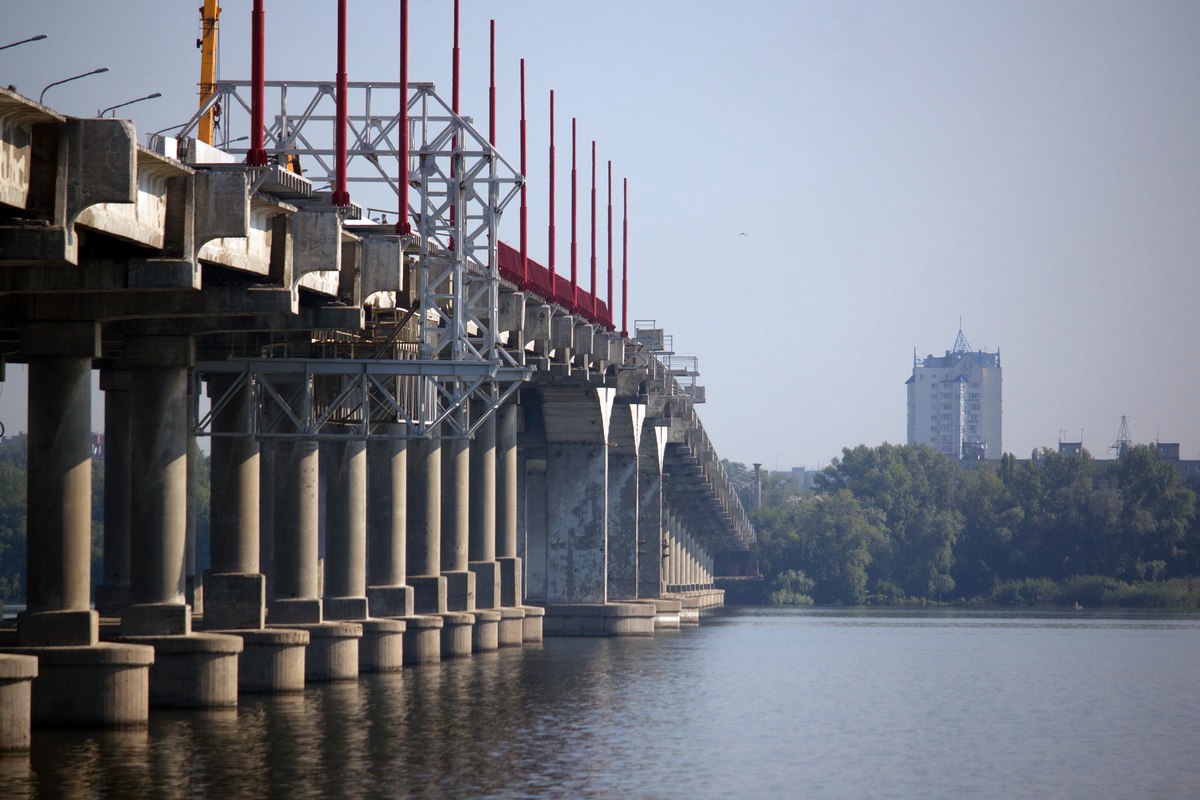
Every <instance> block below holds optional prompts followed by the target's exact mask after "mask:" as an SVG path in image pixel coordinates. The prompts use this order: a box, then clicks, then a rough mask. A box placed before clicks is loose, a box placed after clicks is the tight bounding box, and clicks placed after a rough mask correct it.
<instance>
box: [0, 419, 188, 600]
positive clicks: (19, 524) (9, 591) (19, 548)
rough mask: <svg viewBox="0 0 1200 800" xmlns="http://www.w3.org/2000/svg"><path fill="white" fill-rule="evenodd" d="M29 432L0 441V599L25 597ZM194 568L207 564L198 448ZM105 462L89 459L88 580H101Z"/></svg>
mask: <svg viewBox="0 0 1200 800" xmlns="http://www.w3.org/2000/svg"><path fill="white" fill-rule="evenodd" d="M28 443H29V439H28V435H27V434H24V433H22V434H18V435H17V436H10V437H6V438H5V439H3V440H0V601H4V600H10V601H16V602H23V601H24V599H25V535H26V525H25V497H26V486H27V479H26V476H27V473H28ZM195 469H196V477H197V480H196V485H195V487H194V493H195V494H194V500H195V509H196V560H197V571H198V572H199V571H203V569H204V568H206V567H207V564H208V541H209V458H208V456H207V455H206V454H205V453H203V452H201V453H200V454H199V461H198V462H197V464H196V467H195ZM103 533H104V461H103V459H99V458H93V459H92V550H91V555H92V585H93V587H94V586H95V585H96V584H98V583H100V581H101V580H102V579H103V567H104V546H103Z"/></svg>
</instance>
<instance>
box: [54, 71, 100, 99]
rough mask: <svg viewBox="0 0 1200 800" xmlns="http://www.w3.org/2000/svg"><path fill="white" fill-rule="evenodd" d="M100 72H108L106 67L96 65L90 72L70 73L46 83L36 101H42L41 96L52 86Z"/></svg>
mask: <svg viewBox="0 0 1200 800" xmlns="http://www.w3.org/2000/svg"><path fill="white" fill-rule="evenodd" d="M101 72H108V67H96V68H95V69H94V70H92V71H91V72H83V73H80V74H79V75H72V76H71V77H69V78H63V79H62V80H61V81H55V82H54V83H51V84H49V85H47V86H46V88H45V89H42V93H41V94H39V95H38V103H41V102H42V98H44V97H45V96H46V92H47V91H48V90H49V89H51V88H52V87H54V86H60V85H62V84H64V83H70V82H71V81H77V80H79V79H80V78H86V77H87V76H88V75H99V74H100V73H101Z"/></svg>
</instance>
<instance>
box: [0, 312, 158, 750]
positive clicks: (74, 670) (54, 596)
mask: <svg viewBox="0 0 1200 800" xmlns="http://www.w3.org/2000/svg"><path fill="white" fill-rule="evenodd" d="M98 334H99V330H98V327H97V326H96V325H95V324H93V323H63V324H53V325H46V324H40V323H35V324H30V325H28V326H26V328H25V329H23V331H22V342H21V345H22V351H23V352H24V353H25V354H26V355H27V356H28V357H29V462H28V463H29V470H28V483H27V490H26V491H27V500H26V503H27V509H28V512H27V517H26V527H27V536H26V564H27V573H26V585H27V593H26V602H27V608H26V610H25V611H24V612H22V613H21V614H19V615H18V617H17V645H18V647H17V648H14V649H8V650H7V652H9V653H13V654H18V655H25V656H33V657H36V658H37V659H38V667H37V677H36V678H34V679H33V684H32V686H31V697H30V708H31V712H30V713H31V718H32V724H34V725H47V724H63V725H91V726H104V727H115V726H122V725H145V724H146V722H147V719H148V714H149V706H148V702H149V680H150V676H149V668H150V664H152V663H153V661H154V650H153V649H151V648H148V647H138V646H132V645H120V644H100V643H99V615H98V614H97V613H96V612H95V611H92V610H91V609H90V608H89V605H90V604H89V597H88V591H89V586H90V583H91V525H92V515H91V491H92V467H91V456H92V451H91V435H90V431H89V423H90V420H91V386H90V372H91V360H92V358H93V357H94V356H95V355H97V354H98V353H97V351H98V347H99V335H98ZM23 663H24V662H23ZM14 669H16V668H15V667H14ZM18 694H19V692H15V693H13V697H14V699H16V695H18ZM0 711H3V712H4V715H5V716H7V715H8V714H10V713H11V714H13V715H14V717H15V716H16V715H17V714H18V713H19V709H18V708H16V707H14V708H13V709H11V710H10V709H9V707H8V706H0Z"/></svg>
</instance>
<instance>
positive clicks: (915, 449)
mask: <svg viewBox="0 0 1200 800" xmlns="http://www.w3.org/2000/svg"><path fill="white" fill-rule="evenodd" d="M969 467H970V468H964V466H960V465H959V464H957V463H955V462H954V461H952V460H951V459H949V458H948V457H946V456H944V455H942V454H940V453H937V452H935V451H934V450H932V449H931V448H929V447H926V446H924V445H890V444H883V445H880V446H878V447H867V446H865V445H860V446H859V447H856V448H853V449H849V448H846V449H844V450H843V451H842V457H841V458H838V459H834V460H833V462H832V463H831V464H830V465H829V466H828V467H826V468H825V469H824V470H822V472H821V473H820V474H819V475H817V477H816V482H815V488H814V489H813V490H812V491H810V492H803V491H801V490H800V489H799V487H798V486H797V484H796V483H795V482H794V481H793V480H791V479H790V478H789V477H787V476H783V475H764V476H763V483H762V502H761V505H760V506H759V507H758V508H755V509H753V511H752V512H751V518H752V520H753V522H754V525H755V527H756V529H757V531H758V536H759V547H760V563H761V567H762V570H763V574H764V576H766V582H767V587H768V590H769V592H770V599H771V600H772V601H773V602H776V603H781V604H804V603H809V602H815V603H819V604H843V605H861V604H864V603H911V602H929V601H935V602H937V601H940V602H947V601H955V602H970V601H974V602H986V603H1000V604H1016V605H1052V604H1058V603H1066V604H1070V603H1073V602H1080V603H1089V604H1115V605H1168V606H1190V607H1195V606H1197V605H1198V604H1200V579H1198V577H1200V505H1198V501H1197V491H1196V490H1197V488H1200V487H1197V486H1195V485H1194V484H1193V485H1189V484H1188V483H1186V482H1185V481H1184V480H1183V479H1182V478H1181V477H1180V475H1179V472H1178V471H1177V470H1176V469H1175V467H1174V466H1172V464H1171V463H1169V462H1167V461H1165V460H1164V459H1163V458H1162V457H1161V456H1160V455H1159V453H1158V451H1157V450H1156V449H1155V448H1153V447H1149V446H1144V445H1139V446H1133V447H1129V448H1127V449H1126V450H1125V452H1123V453H1122V455H1121V457H1120V458H1119V459H1116V460H1113V461H1103V462H1101V461H1096V460H1095V459H1093V458H1092V457H1091V455H1090V454H1089V453H1087V451H1084V452H1083V453H1080V454H1063V453H1059V452H1057V451H1054V450H1049V449H1045V450H1042V451H1040V452H1038V453H1035V454H1034V458H1031V459H1029V460H1027V461H1018V460H1017V459H1016V458H1015V457H1014V456H1012V455H1011V454H1009V455H1005V456H1004V457H1003V458H1002V459H1001V460H1000V461H999V463H998V464H996V463H989V462H974V463H972V464H971V465H969ZM727 468H728V470H729V472H730V474H731V476H733V478H734V480H735V483H737V484H738V485H739V488H740V491H741V492H742V494H743V500H744V502H745V503H746V505H747V507H753V505H754V504H753V502H752V492H753V488H752V487H751V485H750V484H751V482H752V477H751V475H750V472H749V470H747V469H746V468H745V466H744V465H741V464H727Z"/></svg>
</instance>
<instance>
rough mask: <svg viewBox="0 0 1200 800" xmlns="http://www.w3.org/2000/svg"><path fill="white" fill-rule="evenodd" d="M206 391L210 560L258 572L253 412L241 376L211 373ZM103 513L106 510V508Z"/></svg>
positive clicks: (231, 569) (227, 568) (221, 567)
mask: <svg viewBox="0 0 1200 800" xmlns="http://www.w3.org/2000/svg"><path fill="white" fill-rule="evenodd" d="M208 393H209V396H210V397H211V398H212V400H213V403H214V404H220V407H219V408H218V409H217V410H216V412H215V413H214V414H213V420H212V430H213V433H214V434H224V435H214V436H213V437H212V477H211V490H210V491H211V498H212V501H211V504H210V512H209V514H210V518H211V523H210V524H211V541H212V544H211V547H212V551H211V563H210V566H209V570H210V571H211V572H214V573H257V572H258V571H259V549H258V548H259V479H260V476H259V449H258V442H257V441H255V439H254V436H253V435H251V433H250V421H251V418H252V416H253V414H254V408H253V405H252V399H253V398H252V394H251V391H250V386H249V384H248V383H247V382H246V381H244V380H241V376H228V375H214V376H212V377H211V378H209V380H208ZM106 513H107V512H106Z"/></svg>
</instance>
